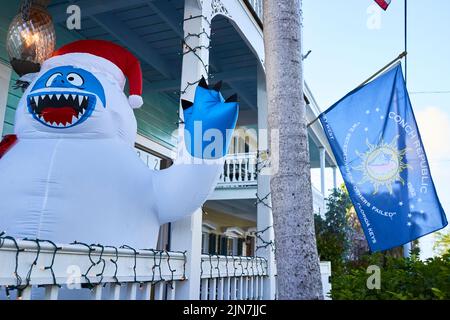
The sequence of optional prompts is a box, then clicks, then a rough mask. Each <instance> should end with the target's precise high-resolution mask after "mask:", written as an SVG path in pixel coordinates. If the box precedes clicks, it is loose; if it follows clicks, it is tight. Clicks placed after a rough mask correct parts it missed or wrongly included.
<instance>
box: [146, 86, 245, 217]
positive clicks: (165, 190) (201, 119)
mask: <svg viewBox="0 0 450 320" xmlns="http://www.w3.org/2000/svg"><path fill="white" fill-rule="evenodd" d="M182 105H183V110H184V127H185V132H184V135H183V136H184V139H183V140H182V141H181V143H180V147H179V153H178V154H179V156H178V158H177V160H176V162H175V165H173V166H172V167H170V168H169V169H166V170H162V171H158V172H155V177H154V178H153V179H152V181H153V186H154V190H156V192H157V193H158V194H165V195H167V196H166V197H161V199H160V201H158V202H157V203H156V207H157V212H158V217H159V219H160V222H161V223H166V222H171V221H174V220H177V219H179V218H181V217H183V216H186V215H189V214H191V213H193V211H194V210H195V209H197V208H199V207H200V206H201V205H202V204H203V203H204V202H205V201H206V199H207V197H208V195H209V194H210V193H211V191H212V190H213V189H214V187H215V185H216V182H217V178H218V175H219V174H220V172H221V170H222V168H223V161H222V160H223V156H224V155H226V152H227V150H228V146H229V142H230V139H231V135H232V133H233V129H234V127H235V125H236V121H237V116H238V103H237V101H236V96H232V97H230V98H228V99H227V100H225V99H224V98H223V96H222V95H221V93H220V83H219V84H218V85H216V86H215V87H214V88H212V89H209V88H208V85H207V84H206V81H205V79H203V78H202V80H201V81H200V83H199V85H198V87H197V89H196V91H195V100H194V102H193V103H192V102H189V101H182ZM181 203H182V204H183V205H180V204H181Z"/></svg>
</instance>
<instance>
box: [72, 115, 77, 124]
mask: <svg viewBox="0 0 450 320" xmlns="http://www.w3.org/2000/svg"><path fill="white" fill-rule="evenodd" d="M77 121H78V119H77V117H75V116H72V123H71V124H74V123H76V122H77Z"/></svg>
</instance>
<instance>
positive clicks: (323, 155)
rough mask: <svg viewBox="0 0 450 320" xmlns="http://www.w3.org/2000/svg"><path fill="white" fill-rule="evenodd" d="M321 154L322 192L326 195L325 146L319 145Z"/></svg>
mask: <svg viewBox="0 0 450 320" xmlns="http://www.w3.org/2000/svg"><path fill="white" fill-rule="evenodd" d="M319 155H320V192H321V193H322V195H323V196H325V148H324V147H319Z"/></svg>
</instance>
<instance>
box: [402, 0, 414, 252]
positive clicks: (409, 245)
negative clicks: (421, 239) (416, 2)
mask: <svg viewBox="0 0 450 320" xmlns="http://www.w3.org/2000/svg"><path fill="white" fill-rule="evenodd" d="M404 10H405V19H404V22H405V29H404V32H405V52H406V51H407V50H408V0H405V8H404ZM407 84H408V58H407V57H406V56H405V86H407ZM411 249H412V243H411V242H408V243H405V244H404V245H403V257H405V258H410V257H411Z"/></svg>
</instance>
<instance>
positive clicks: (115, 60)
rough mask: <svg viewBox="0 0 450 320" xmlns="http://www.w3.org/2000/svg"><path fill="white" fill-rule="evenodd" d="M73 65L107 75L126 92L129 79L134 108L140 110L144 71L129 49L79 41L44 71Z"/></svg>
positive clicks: (57, 54) (49, 62) (65, 48)
mask: <svg viewBox="0 0 450 320" xmlns="http://www.w3.org/2000/svg"><path fill="white" fill-rule="evenodd" d="M65 65H70V66H74V67H79V68H83V69H86V70H88V71H89V70H90V71H93V73H99V72H100V73H103V75H105V76H106V77H107V78H108V79H110V80H111V81H114V82H116V83H117V84H118V85H119V87H120V88H121V90H123V89H124V87H125V83H126V79H127V78H128V84H129V90H130V96H129V97H128V102H129V104H130V106H131V107H132V108H133V109H135V108H140V107H141V106H142V105H143V104H144V102H143V100H142V70H141V65H140V63H139V60H138V59H137V58H136V57H135V56H134V55H133V54H132V53H131V52H130V51H128V50H127V49H125V48H123V47H121V46H119V45H117V44H115V43H112V42H109V41H105V40H79V41H75V42H72V43H69V44H67V45H65V46H63V47H62V48H60V49H59V50H57V51H55V52H54V53H53V56H52V57H51V58H50V59H48V60H47V61H45V62H44V63H43V65H42V68H43V69H50V68H54V67H59V66H65Z"/></svg>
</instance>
